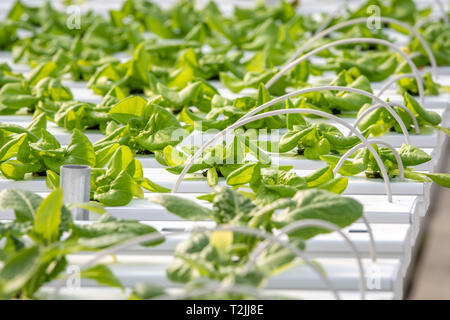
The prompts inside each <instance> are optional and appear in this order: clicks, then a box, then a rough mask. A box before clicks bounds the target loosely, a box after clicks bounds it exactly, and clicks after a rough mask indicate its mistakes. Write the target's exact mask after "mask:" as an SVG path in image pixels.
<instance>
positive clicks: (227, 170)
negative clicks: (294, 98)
mask: <svg viewBox="0 0 450 320" xmlns="http://www.w3.org/2000/svg"><path fill="white" fill-rule="evenodd" d="M197 149H198V147H196V146H193V147H187V148H183V151H185V152H186V153H187V154H189V155H190V156H193V155H194V153H195V152H196V150H197ZM249 157H252V158H253V159H255V160H256V161H257V162H255V161H254V160H250V159H249ZM157 159H158V158H157ZM186 159H187V155H186V154H185V153H183V152H180V151H179V150H177V149H174V148H171V147H170V146H168V147H166V148H165V149H164V150H163V158H162V159H158V160H159V161H160V162H161V163H163V164H165V165H169V168H167V169H166V170H167V171H169V172H171V173H174V174H180V173H181V171H182V170H183V168H184V166H185V164H184V162H185V160H186ZM270 162H271V161H270V158H269V157H268V155H267V154H266V153H265V152H264V151H262V150H261V149H260V148H259V147H258V146H257V145H255V144H254V143H253V142H252V141H251V140H250V139H249V138H248V137H245V136H243V135H240V134H238V133H236V134H235V136H234V137H233V141H232V142H231V143H229V144H227V143H226V142H225V141H223V143H222V144H219V145H217V146H214V147H210V148H208V149H207V150H206V151H205V152H204V153H203V155H202V156H201V158H199V159H198V161H197V162H196V163H194V165H193V166H192V167H191V168H190V170H189V171H188V173H195V172H197V171H202V174H203V175H204V176H206V178H207V182H208V184H209V185H210V186H215V185H217V183H218V181H219V177H225V178H227V177H228V176H229V175H232V174H233V173H236V172H240V170H243V169H244V168H246V167H247V166H248V165H250V164H253V165H255V164H256V163H262V164H263V165H265V166H269V165H270ZM247 182H248V181H247Z"/></svg>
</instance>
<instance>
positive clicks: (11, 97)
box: [0, 63, 73, 114]
mask: <svg viewBox="0 0 450 320" xmlns="http://www.w3.org/2000/svg"><path fill="white" fill-rule="evenodd" d="M55 68H56V65H55V64H54V63H47V64H42V65H39V66H37V67H36V68H35V69H33V71H32V72H31V73H30V75H29V76H28V77H27V79H21V78H20V77H19V76H16V75H14V74H13V73H11V72H10V71H8V68H3V69H4V71H3V75H4V77H3V81H4V83H3V84H2V86H1V89H0V106H1V107H0V110H1V113H2V114H13V113H16V112H18V111H19V110H21V109H24V108H26V109H27V111H28V112H29V113H32V112H33V111H34V110H35V108H36V106H37V104H38V103H40V102H41V103H44V104H46V103H49V102H52V101H68V100H72V99H73V96H72V92H71V91H70V89H69V88H67V87H66V86H64V85H62V83H61V80H60V79H58V78H54V77H53V74H52V73H53V70H54V69H55Z"/></svg>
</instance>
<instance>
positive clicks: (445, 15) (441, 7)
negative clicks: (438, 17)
mask: <svg viewBox="0 0 450 320" xmlns="http://www.w3.org/2000/svg"><path fill="white" fill-rule="evenodd" d="M435 2H436V4H437V5H438V7H439V9H440V10H441V13H442V18H443V19H444V23H445V24H446V25H448V17H447V10H445V7H444V4H443V3H442V2H441V0H435Z"/></svg>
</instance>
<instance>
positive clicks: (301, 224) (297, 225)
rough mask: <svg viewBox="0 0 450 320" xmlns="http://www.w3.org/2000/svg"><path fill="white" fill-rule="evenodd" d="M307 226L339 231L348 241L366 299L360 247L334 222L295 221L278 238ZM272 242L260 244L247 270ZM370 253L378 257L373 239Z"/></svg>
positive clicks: (281, 230)
mask: <svg viewBox="0 0 450 320" xmlns="http://www.w3.org/2000/svg"><path fill="white" fill-rule="evenodd" d="M306 227H321V228H325V229H328V230H331V231H335V232H337V233H338V234H339V235H340V236H341V237H342V238H343V239H344V241H345V242H347V244H348V246H349V247H350V250H351V251H352V252H353V255H354V256H355V259H356V263H357V265H358V269H359V292H360V295H361V299H362V300H365V298H366V292H365V285H364V267H363V264H362V262H361V256H360V254H359V252H358V249H357V248H356V245H355V244H354V243H353V241H352V240H351V239H350V238H349V237H348V236H347V235H346V234H345V233H344V232H342V230H341V229H340V228H339V226H337V225H335V224H334V223H331V222H328V221H324V220H320V219H305V220H301V221H296V222H293V223H291V224H289V225H287V226H285V227H284V228H282V229H280V233H279V234H277V238H280V237H282V236H284V235H286V236H287V235H288V234H289V233H291V232H293V231H296V230H298V229H302V228H306ZM271 244H272V241H270V240H265V241H263V242H262V243H260V244H259V245H258V247H257V248H256V249H255V250H254V251H253V252H252V253H251V255H250V257H249V261H248V263H247V265H246V267H245V268H246V270H250V269H251V268H252V267H253V266H254V265H255V263H256V259H258V257H259V256H260V255H261V253H262V252H263V251H264V250H265V249H266V248H267V247H268V246H269V245H271ZM370 251H371V252H370V254H371V256H372V257H373V258H374V259H376V252H375V243H373V242H372V241H371V242H370Z"/></svg>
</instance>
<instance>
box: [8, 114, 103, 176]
mask: <svg viewBox="0 0 450 320" xmlns="http://www.w3.org/2000/svg"><path fill="white" fill-rule="evenodd" d="M45 128H46V119H45V115H40V116H38V117H37V118H35V119H34V120H33V121H32V123H31V124H30V125H29V126H28V127H27V128H23V127H21V126H19V125H11V124H6V125H1V126H0V132H1V140H2V145H3V146H2V148H1V149H0V155H1V157H0V171H1V173H2V174H3V175H4V176H5V177H6V178H8V179H13V180H22V179H24V178H25V175H26V174H32V175H37V176H40V175H46V171H47V170H51V171H54V172H59V167H60V166H62V165H68V164H82V165H89V166H94V165H95V153H94V147H93V146H92V144H91V142H90V141H89V139H88V138H87V137H86V136H85V135H84V134H83V133H82V132H81V131H79V130H76V129H75V130H74V132H73V134H72V137H71V140H70V143H69V145H68V146H67V147H66V148H64V147H61V145H60V144H59V142H58V141H57V140H56V138H55V137H54V136H53V135H52V134H51V133H49V132H48V131H47V130H46V129H45Z"/></svg>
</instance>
